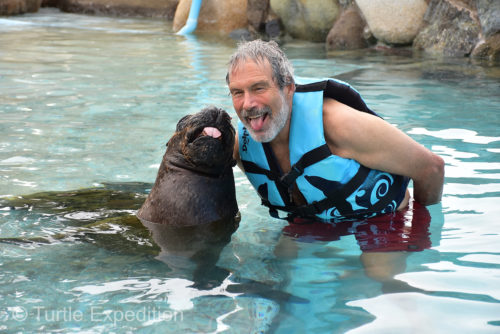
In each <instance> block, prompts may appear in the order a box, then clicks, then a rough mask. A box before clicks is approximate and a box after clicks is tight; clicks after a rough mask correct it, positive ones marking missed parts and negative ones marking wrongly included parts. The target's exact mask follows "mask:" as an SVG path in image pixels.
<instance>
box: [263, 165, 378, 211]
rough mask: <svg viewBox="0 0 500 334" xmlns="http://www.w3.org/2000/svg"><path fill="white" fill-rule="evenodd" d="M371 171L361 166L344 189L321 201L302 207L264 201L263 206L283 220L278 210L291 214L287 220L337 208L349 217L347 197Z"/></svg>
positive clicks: (329, 194) (333, 191)
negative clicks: (278, 204)
mask: <svg viewBox="0 0 500 334" xmlns="http://www.w3.org/2000/svg"><path fill="white" fill-rule="evenodd" d="M369 172H370V169H369V168H367V167H365V166H362V165H360V166H359V169H358V171H357V173H356V174H355V175H354V176H353V177H352V179H351V180H349V182H347V183H346V184H345V185H344V186H343V187H341V188H338V189H334V190H332V191H330V192H329V193H328V194H327V195H326V197H325V198H324V199H322V200H320V201H314V202H312V203H310V204H306V205H301V206H277V205H272V204H271V203H270V202H269V201H268V200H264V199H263V200H262V204H263V205H265V206H267V207H269V213H270V215H271V216H273V217H275V218H281V217H279V216H278V214H277V210H281V211H286V212H289V215H288V217H287V218H286V219H290V218H294V217H314V216H315V215H316V214H319V213H321V212H323V211H325V210H326V209H329V208H332V207H335V208H337V210H338V211H339V213H340V214H341V215H342V216H349V214H350V213H351V212H352V208H351V205H350V204H349V203H348V202H347V197H349V195H350V194H352V193H353V192H354V191H355V190H356V189H358V188H359V187H360V186H361V185H362V184H363V182H364V180H365V179H366V177H367V176H368V173H369Z"/></svg>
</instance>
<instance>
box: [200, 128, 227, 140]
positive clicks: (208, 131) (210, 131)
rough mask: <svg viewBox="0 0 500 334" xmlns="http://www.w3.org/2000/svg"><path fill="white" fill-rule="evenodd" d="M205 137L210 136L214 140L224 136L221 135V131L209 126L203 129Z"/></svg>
mask: <svg viewBox="0 0 500 334" xmlns="http://www.w3.org/2000/svg"><path fill="white" fill-rule="evenodd" d="M202 134H203V135H205V136H210V137H213V138H219V137H220V136H221V135H222V134H221V133H220V131H219V129H217V128H213V127H211V126H207V127H205V128H204V129H203V133H202Z"/></svg>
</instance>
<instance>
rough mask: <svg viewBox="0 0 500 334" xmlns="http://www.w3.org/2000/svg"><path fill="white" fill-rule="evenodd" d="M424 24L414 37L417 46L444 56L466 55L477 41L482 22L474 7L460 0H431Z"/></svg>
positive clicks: (414, 44) (418, 48) (414, 45)
mask: <svg viewBox="0 0 500 334" xmlns="http://www.w3.org/2000/svg"><path fill="white" fill-rule="evenodd" d="M424 22H425V26H424V28H423V29H422V30H421V31H420V32H419V34H418V35H417V37H416V38H415V40H414V41H413V47H414V48H415V49H417V50H424V51H426V52H430V53H435V54H442V55H445V56H459V57H463V56H469V55H470V54H471V52H472V50H473V49H474V47H475V46H476V44H477V43H478V42H479V34H480V33H481V25H480V23H479V20H478V19H477V15H475V11H474V8H472V6H470V5H469V4H468V3H467V2H463V1H459V0H431V1H430V3H429V7H428V9H427V12H426V13H425V16H424Z"/></svg>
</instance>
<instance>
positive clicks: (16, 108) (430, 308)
mask: <svg viewBox="0 0 500 334" xmlns="http://www.w3.org/2000/svg"><path fill="white" fill-rule="evenodd" d="M0 46H1V47H0V130H1V134H2V136H1V138H0V196H2V197H3V198H4V199H6V198H11V197H12V196H20V195H28V194H33V193H37V192H40V191H71V190H75V189H80V188H92V187H102V186H103V185H106V186H107V187H108V188H107V189H112V190H114V191H123V192H125V193H132V194H135V195H136V196H137V198H138V199H137V200H138V201H140V200H141V196H143V195H144V194H145V193H146V192H147V191H148V190H147V189H148V185H150V184H151V183H152V182H153V181H154V178H155V176H156V172H157V168H158V166H159V162H160V159H161V156H162V155H163V152H164V150H165V143H166V142H167V140H168V138H169V137H170V136H171V135H172V133H173V131H174V129H175V124H176V122H177V120H178V119H179V118H180V117H182V116H183V115H185V114H187V113H194V112H197V111H198V110H200V109H201V108H202V107H204V106H206V105H212V104H213V105H217V106H220V107H223V108H225V109H226V110H228V111H229V112H230V114H231V115H232V116H233V120H234V121H235V120H236V115H235V113H234V111H233V110H232V106H231V100H230V98H229V96H228V91H227V87H226V86H225V82H224V78H225V74H226V68H225V66H226V63H227V60H228V58H229V56H230V54H231V53H232V51H233V50H234V47H235V43H234V42H233V41H231V40H221V39H213V38H210V37H207V36H199V37H194V38H185V37H180V36H176V35H174V34H172V32H171V26H170V23H169V22H164V21H160V20H140V19H117V18H105V17H90V16H82V15H74V14H63V13H60V12H58V11H55V10H46V9H45V10H42V11H41V12H40V13H37V14H29V15H24V16H18V17H11V18H1V19H0ZM284 48H285V51H286V53H287V54H288V56H289V58H290V59H291V61H292V63H293V64H294V66H295V68H296V74H297V75H301V76H307V77H325V76H336V77H338V78H341V79H342V80H345V81H348V82H349V83H350V84H351V85H353V86H354V87H355V88H356V89H357V90H358V91H359V92H360V93H361V94H362V95H363V96H364V97H365V99H366V101H367V103H368V105H369V106H371V107H372V108H373V109H374V110H376V111H377V112H378V113H379V114H380V115H381V116H383V117H384V118H385V119H386V120H388V121H389V122H390V123H392V124H394V125H395V126H397V127H398V128H400V129H402V130H403V131H405V132H406V133H408V134H409V135H410V136H411V137H412V138H414V139H416V140H417V141H418V142H420V143H421V144H423V145H424V146H426V147H427V148H429V149H431V150H433V151H434V152H436V153H437V154H439V155H441V156H442V157H443V158H444V159H445V161H446V180H445V188H444V195H443V201H442V203H441V204H439V205H434V206H430V207H428V208H427V210H425V209H424V210H422V209H419V210H415V211H410V212H408V213H407V216H405V217H404V218H402V219H400V220H399V221H391V220H390V219H389V220H386V221H385V222H384V221H382V222H379V223H376V224H367V223H366V222H355V223H354V224H351V225H343V226H340V227H338V226H337V227H334V228H333V227H332V228H330V227H328V228H324V227H319V230H314V231H313V232H311V230H306V231H305V232H304V231H303V230H300V231H298V230H294V229H291V230H290V229H287V228H286V226H287V223H286V222H284V221H280V220H277V219H273V218H270V217H269V216H268V214H267V211H266V209H265V208H264V207H261V206H260V201H259V199H258V197H257V195H256V194H255V192H254V191H253V190H252V188H251V186H250V184H249V183H248V181H247V180H246V178H245V177H244V175H243V174H242V173H241V172H239V171H238V170H237V169H235V177H236V183H237V195H238V203H239V207H240V211H241V214H242V220H241V223H240V227H239V229H238V230H237V232H236V233H235V234H234V235H233V236H232V239H231V241H230V242H229V243H228V244H227V245H226V247H225V248H224V249H223V251H222V253H221V255H220V259H219V261H218V262H217V267H216V270H215V271H214V273H207V276H210V275H212V274H213V275H214V276H213V277H215V275H216V273H215V272H217V273H218V274H217V275H219V276H220V277H219V276H217V277H219V279H218V280H216V282H217V284H213V285H212V286H207V285H205V286H203V287H199V286H196V285H194V286H193V282H194V279H193V275H192V268H190V267H189V266H187V267H186V266H184V267H183V266H181V265H176V263H174V262H169V263H165V261H162V258H161V256H159V255H158V249H157V248H155V247H154V245H151V244H148V240H147V239H145V238H143V237H141V236H140V235H136V236H134V235H133V234H132V235H131V234H126V233H125V232H124V230H123V228H121V227H120V226H118V225H113V226H114V229H111V230H107V231H94V232H93V234H91V235H90V236H89V235H87V236H86V239H85V240H80V239H75V240H74V242H71V241H67V240H66V241H64V242H62V241H57V240H55V239H54V240H53V241H54V242H52V243H51V244H19V243H1V244H0V330H1V331H2V332H37V331H40V332H61V331H63V332H82V331H87V332H93V333H94V332H96V333H99V332H102V333H107V332H111V331H116V332H126V331H134V332H147V333H150V332H158V333H165V332H172V333H179V332H193V333H194V332H202V333H210V332H227V333H247V332H248V333H252V332H259V331H264V332H265V331H268V332H275V333H307V332H309V333H332V332H333V333H345V332H349V333H389V332H398V333H407V332H413V331H414V330H419V331H420V330H421V331H422V332H426V333H433V332H436V333H443V332H456V333H471V332H474V333H498V332H499V331H500V327H499V326H500V251H499V247H498V244H499V242H500V237H499V233H500V225H499V224H498V216H500V209H499V206H498V203H499V199H500V181H499V179H500V159H499V154H500V132H499V128H500V116H499V115H500V113H499V111H500V67H499V66H495V65H491V64H481V63H475V62H471V61H470V60H468V59H438V58H431V57H423V56H418V55H411V53H408V52H403V53H391V52H383V51H373V50H372V51H363V52H345V53H338V54H328V53H326V52H325V51H324V49H323V45H322V44H312V43H307V42H302V41H292V42H289V43H287V44H285V45H284ZM58 210H59V211H58ZM117 212H119V213H132V214H133V213H134V210H133V208H128V209H127V208H123V207H121V208H115V209H109V208H107V209H106V210H104V208H102V209H100V208H99V206H93V207H91V206H90V204H89V205H88V206H85V205H84V206H83V207H81V208H79V209H78V210H76V209H75V210H70V208H64V207H57V203H54V204H53V207H51V206H50V203H49V204H47V206H46V207H45V209H30V208H24V209H23V208H21V209H18V210H12V209H11V208H10V207H8V206H4V207H2V208H1V211H0V236H1V237H2V238H17V237H23V238H32V237H47V236H52V237H53V236H56V235H57V234H58V233H66V234H67V233H70V232H71V231H74V230H75V229H76V228H77V227H78V226H81V225H82V224H84V223H86V222H94V221H95V220H98V219H99V218H103V217H109V216H113V215H114V214H116V213H117ZM412 215H413V216H412ZM426 217H427V218H426ZM388 222H391V223H390V224H389V223H388ZM412 223H413V224H415V225H414V226H417V225H418V226H420V227H421V228H420V229H417V230H418V231H416V232H412V233H414V234H413V237H414V238H415V239H411V238H410V239H411V242H410V243H412V242H413V241H415V240H416V241H415V245H417V246H415V247H416V249H411V250H413V251H411V252H401V251H398V252H384V253H383V254H382V256H381V257H377V256H378V255H380V254H378V255H377V253H378V252H375V253H374V252H373V250H375V251H377V250H381V249H377V247H379V246H380V244H384V242H385V241H384V240H385V239H387V240H392V241H394V238H395V237H394V235H397V234H398V233H399V232H400V231H407V230H408V229H411V227H412V226H411V225H412ZM384 224H385V225H384ZM419 224H420V225H419ZM377 229H378V231H375V230H377ZM301 233H302V234H301ZM335 233H337V234H335ZM377 233H378V234H377ZM405 233H406V232H405ZM405 233H402V235H403V237H406V236H407V234H405ZM415 233H416V234H415ZM124 236H125V237H124ZM370 236H371V237H370ZM373 236H376V237H373ZM378 236H380V238H381V240H382V239H383V240H382V241H381V240H378V239H377V238H378ZM396 237H397V236H396ZM391 238H392V239H391ZM396 240H399V241H400V244H403V245H405V243H404V242H405V240H404V239H397V238H396ZM412 245H413V244H412ZM393 246H394V245H393ZM419 247H420V248H419ZM369 250H372V252H370V251H369ZM415 250H416V251H415ZM374 254H375V255H374ZM385 260H386V261H387V263H388V264H389V265H388V266H382V265H381V263H380V261H385ZM373 261H374V262H373ZM370 263H372V264H374V265H370ZM380 268H382V270H381V272H382V274H377V272H376V269H380ZM374 270H375V271H374ZM210 277H212V276H210ZM238 284H239V285H240V286H241V289H240V290H239V291H238V292H231V291H232V290H231V289H229V288H228V287H229V286H231V285H233V286H234V285H238Z"/></svg>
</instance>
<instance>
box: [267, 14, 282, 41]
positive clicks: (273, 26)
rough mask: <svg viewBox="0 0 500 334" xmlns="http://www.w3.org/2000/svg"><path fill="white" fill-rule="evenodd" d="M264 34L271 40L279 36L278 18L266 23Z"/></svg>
mask: <svg viewBox="0 0 500 334" xmlns="http://www.w3.org/2000/svg"><path fill="white" fill-rule="evenodd" d="M265 32H266V34H267V36H269V38H271V39H275V38H278V37H279V36H280V35H281V21H280V19H279V18H271V19H269V20H267V21H266V27H265Z"/></svg>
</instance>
